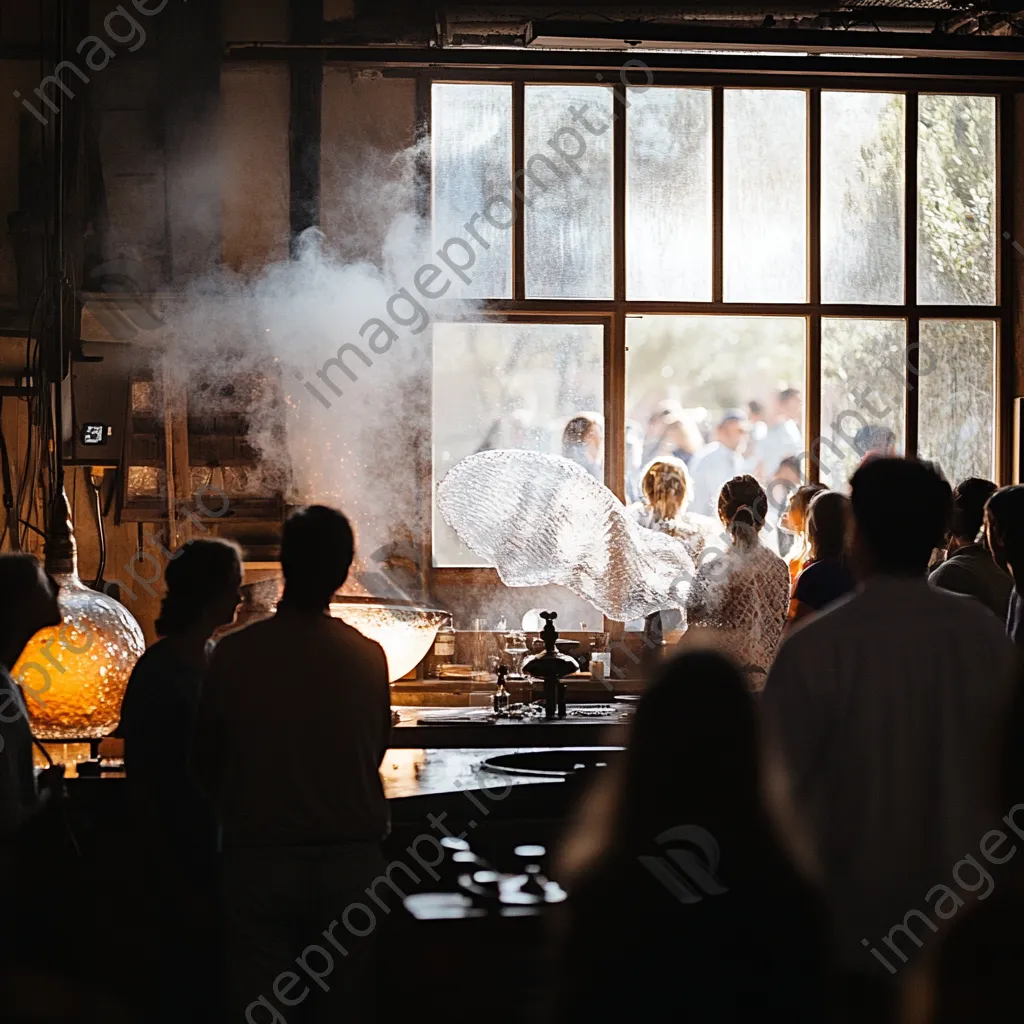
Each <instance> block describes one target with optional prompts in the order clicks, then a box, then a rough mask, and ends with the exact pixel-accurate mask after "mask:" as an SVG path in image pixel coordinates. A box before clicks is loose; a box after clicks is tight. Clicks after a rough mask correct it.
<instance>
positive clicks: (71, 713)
mask: <svg viewBox="0 0 1024 1024" xmlns="http://www.w3.org/2000/svg"><path fill="white" fill-rule="evenodd" d="M45 564H46V570H47V572H49V573H50V574H51V575H52V576H53V578H54V580H55V581H56V582H57V584H58V586H59V587H60V590H59V592H58V594H57V603H58V605H59V606H60V613H61V624H60V625H59V626H47V627H46V628H45V629H41V630H40V631H39V632H38V633H36V635H35V636H34V637H33V638H32V639H31V640H30V641H29V642H28V643H27V644H26V645H25V649H24V651H23V652H22V655H21V657H20V658H19V659H18V662H17V664H15V666H14V668H13V671H12V675H13V676H14V678H15V679H16V680H18V681H21V682H22V683H23V685H24V687H25V689H26V691H27V695H28V697H29V699H28V701H27V704H28V711H29V718H30V719H31V723H32V729H33V732H34V733H35V734H36V736H37V737H39V738H40V739H45V740H68V739H76V740H84V739H99V738H100V737H103V736H106V735H108V734H109V733H110V732H111V731H112V730H113V729H114V727H115V726H116V725H117V722H118V719H119V718H120V716H121V699H122V698H123V697H124V691H125V688H126V687H127V685H128V677H129V676H130V675H131V671H132V669H133V668H134V667H135V662H136V661H137V660H138V659H139V657H140V656H141V655H142V652H143V651H144V650H145V648H146V641H145V639H144V637H143V635H142V630H141V629H140V628H139V624H138V623H137V622H136V621H135V619H134V617H133V616H132V615H131V613H130V612H129V611H128V609H127V608H125V607H124V605H122V604H121V603H120V602H118V601H115V600H114V599H113V598H112V597H108V596H107V595H106V594H103V593H100V592H99V591H96V590H92V589H90V588H89V587H87V586H86V585H85V584H84V583H83V582H82V581H81V580H80V579H79V578H78V551H77V546H76V544H75V535H74V531H73V529H72V526H71V513H70V510H69V508H68V503H67V495H65V494H61V495H59V496H58V497H57V498H56V500H55V501H54V505H53V510H52V514H51V523H50V528H49V531H48V534H47V537H46V547H45ZM44 694H45V696H43V695H44ZM33 695H38V698H37V699H32V697H33Z"/></svg>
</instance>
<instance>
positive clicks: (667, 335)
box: [626, 316, 807, 512]
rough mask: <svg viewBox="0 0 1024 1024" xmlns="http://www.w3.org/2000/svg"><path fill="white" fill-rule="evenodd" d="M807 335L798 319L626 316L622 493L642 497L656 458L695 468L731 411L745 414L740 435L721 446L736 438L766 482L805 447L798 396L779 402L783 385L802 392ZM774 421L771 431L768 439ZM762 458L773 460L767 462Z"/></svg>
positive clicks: (747, 462)
mask: <svg viewBox="0 0 1024 1024" xmlns="http://www.w3.org/2000/svg"><path fill="white" fill-rule="evenodd" d="M806 337H807V321H806V320H805V319H804V318H803V317H756V316H744V317H732V316H730V317H725V316H643V317H629V318H628V319H627V320H626V493H627V496H628V497H629V498H631V499H633V500H635V499H636V498H638V497H639V487H640V474H641V471H642V469H643V466H644V465H645V463H646V462H647V461H648V460H649V459H652V458H654V456H656V455H676V456H678V457H679V458H681V459H683V460H684V461H685V462H686V463H687V464H688V465H693V464H694V460H695V459H698V458H699V457H700V454H701V452H702V450H703V449H704V447H705V446H706V445H707V444H708V443H709V442H712V441H715V440H716V438H717V428H718V426H719V424H720V423H721V422H722V419H723V414H724V413H725V412H727V411H728V410H731V409H739V410H740V411H742V412H743V414H744V417H745V418H748V419H749V422H748V423H746V424H745V425H743V427H742V429H741V431H740V436H738V437H737V436H736V434H735V432H733V433H731V434H730V435H729V436H728V437H727V438H726V439H725V440H726V443H727V446H728V447H733V446H734V445H735V444H736V442H738V446H736V447H734V449H733V450H734V451H735V452H736V454H737V457H738V458H739V460H740V463H741V464H742V472H745V473H753V474H754V475H755V476H757V477H758V478H759V479H760V480H761V481H762V483H767V482H768V481H770V480H771V479H773V478H774V474H775V471H776V470H777V468H778V463H779V461H781V459H782V458H785V457H786V456H789V455H798V454H799V453H800V452H802V451H803V450H804V448H806V445H805V443H804V438H803V428H804V424H803V412H802V404H803V403H802V395H800V394H796V395H793V396H791V397H790V399H789V401H788V403H787V404H786V407H785V409H783V408H781V407H780V402H779V398H780V391H781V390H782V389H785V388H793V389H796V390H797V391H799V390H800V389H802V386H803V381H804V353H805V350H806ZM783 413H785V414H786V416H785V418H784V415H783ZM788 418H792V420H793V422H792V424H789V423H788V422H786V419H788ZM772 428H777V429H775V430H774V431H773V433H772V436H771V438H768V436H767V435H768V432H769V431H770V430H772ZM773 452H774V453H776V455H777V457H776V456H773V455H772V453H773ZM766 460H767V461H770V462H771V463H772V465H770V466H768V467H767V468H766V467H765V465H764V463H765V461H766ZM725 465H726V467H728V462H727V461H726V462H725ZM723 482H724V480H723V481H719V482H718V484H719V487H720V485H721V483H723ZM702 487H703V485H702ZM708 489H709V488H707V487H704V490H708ZM710 490H715V487H714V486H713V485H712V486H711V487H710ZM707 497H708V495H706V494H695V495H694V500H695V501H696V502H697V503H698V506H700V505H701V503H702V502H703V501H704V500H705V499H706V498H707ZM692 511H694V512H710V511H712V510H711V509H710V508H707V507H693V508H692Z"/></svg>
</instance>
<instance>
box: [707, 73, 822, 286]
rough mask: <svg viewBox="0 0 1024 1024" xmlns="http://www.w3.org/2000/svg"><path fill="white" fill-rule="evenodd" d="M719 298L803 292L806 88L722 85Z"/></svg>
mask: <svg viewBox="0 0 1024 1024" xmlns="http://www.w3.org/2000/svg"><path fill="white" fill-rule="evenodd" d="M724 159H725V168H724V170H725V210H724V217H725V223H724V233H725V240H724V244H725V281H724V287H725V299H726V301H727V302H804V301H806V299H807V94H806V93H804V92H802V91H800V92H797V91H795V90H782V89H726V90H725V154H724Z"/></svg>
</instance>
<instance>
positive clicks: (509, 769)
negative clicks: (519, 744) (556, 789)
mask: <svg viewBox="0 0 1024 1024" xmlns="http://www.w3.org/2000/svg"><path fill="white" fill-rule="evenodd" d="M624 749H625V748H623V747H603V748H599V749H597V748H572V747H569V748H564V749H561V750H531V751H527V752H526V753H522V754H498V755H496V756H494V757H489V758H487V760H486V761H484V762H483V763H482V764H481V765H480V767H481V768H483V769H485V770H486V771H489V772H497V773H498V774H501V775H540V776H543V777H545V778H549V779H567V778H569V777H570V776H572V775H575V774H577V773H578V772H587V771H594V770H598V769H603V768H610V767H611V766H612V765H614V764H617V763H618V761H619V759H620V758H621V757H622V755H623V752H624Z"/></svg>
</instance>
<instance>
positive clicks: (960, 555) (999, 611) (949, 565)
mask: <svg viewBox="0 0 1024 1024" xmlns="http://www.w3.org/2000/svg"><path fill="white" fill-rule="evenodd" d="M928 581H929V582H930V583H931V584H932V586H934V587H939V588H940V589H941V590H948V591H950V592H951V593H953V594H966V595H968V596H969V597H974V598H977V599H978V600H979V601H980V602H981V603H982V604H983V605H985V607H986V608H988V609H989V610H990V611H991V612H992V613H993V614H994V615H995V616H996V617H997V618H998V619H999V620H1000V622H1005V621H1006V610H1007V608H1008V606H1009V603H1010V592H1011V591H1012V590H1013V580H1011V579H1010V577H1009V576H1008V575H1007V574H1006V573H1005V572H1003V570H1002V569H1000V568H999V566H998V565H996V563H995V562H994V561H993V559H992V556H991V554H989V552H988V551H987V550H986V549H985V548H983V547H982V546H981V545H980V544H968V545H967V546H966V547H962V548H959V549H958V550H956V551H955V552H954V553H953V554H952V555H950V556H949V558H947V559H946V560H945V561H944V562H943V563H942V564H941V565H940V566H938V567H937V568H936V569H935V570H933V572H932V574H931V576H929V577H928Z"/></svg>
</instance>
